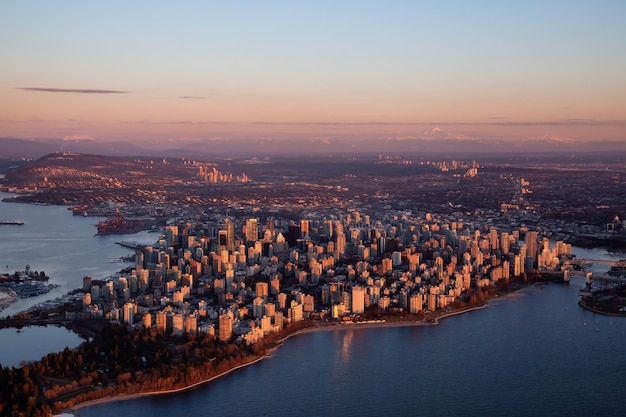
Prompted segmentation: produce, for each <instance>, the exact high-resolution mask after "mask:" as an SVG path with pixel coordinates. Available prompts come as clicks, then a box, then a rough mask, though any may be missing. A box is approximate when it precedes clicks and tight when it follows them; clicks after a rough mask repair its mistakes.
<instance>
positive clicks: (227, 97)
mask: <svg viewBox="0 0 626 417" xmlns="http://www.w3.org/2000/svg"><path fill="white" fill-rule="evenodd" d="M0 16H2V17H1V18H0V19H1V21H2V25H1V27H0V34H1V36H2V39H3V42H1V43H0V52H1V53H2V56H3V64H2V73H3V77H2V79H0V90H1V91H2V95H1V98H0V112H1V113H2V116H0V138H7V137H15V138H24V139H31V138H54V139H60V140H63V139H64V140H67V141H77V140H85V139H88V140H94V141H96V142H99V143H100V142H102V143H106V142H120V141H121V142H128V143H136V144H138V145H142V146H151V145H152V146H159V147H161V146H171V147H173V148H176V147H177V145H183V144H190V143H206V142H210V141H213V142H221V141H231V140H235V141H249V142H250V143H252V144H263V143H267V142H270V141H293V143H299V141H302V143H303V144H309V143H314V144H317V146H320V147H323V146H325V145H333V144H337V143H342V144H344V145H345V144H346V143H349V144H356V145H355V146H357V147H367V146H369V145H368V144H370V143H373V144H376V143H378V144H379V147H380V143H381V142H382V143H395V142H400V143H401V144H403V145H407V144H408V145H409V146H410V145H411V144H412V143H415V144H421V143H439V142H441V143H446V142H449V143H453V144H457V143H470V144H473V143H478V144H487V145H486V146H492V144H496V146H502V147H506V146H507V145H506V144H515V146H511V149H516V148H520V147H521V148H528V149H526V150H532V149H533V147H534V146H535V144H537V143H552V144H558V145H559V146H562V145H565V146H568V147H575V145H576V144H580V143H582V144H587V145H586V146H587V147H589V144H590V143H591V144H592V143H594V142H596V141H598V142H619V143H623V142H625V141H626V135H625V132H626V117H625V116H624V112H623V109H624V108H626V79H625V75H624V74H626V56H624V54H620V53H619V52H620V51H622V50H623V49H624V46H625V41H624V39H626V26H624V25H623V20H624V18H625V17H626V3H623V2H620V1H608V0H607V1H599V2H578V1H576V2H571V1H555V2H548V3H546V2H540V1H529V2H523V3H518V2H513V1H503V2H489V1H452V2H445V3H430V2H422V1H415V2H403V1H392V2H386V3H384V4H383V3H378V2H369V1H343V2H330V1H319V2H318V1H316V2H286V1H270V2H252V1H240V2H227V3H224V2H213V1H209V2H198V1H189V2H183V3H167V2H160V1H157V2H132V3H127V2H106V3H84V2H78V1H65V2H50V3H47V2H42V3H37V5H36V6H33V5H32V4H29V3H24V2H6V3H2V4H0ZM307 146H308V145H307ZM342 146H343V145H342ZM346 146H351V145H346ZM416 146H417V145H416ZM468 146H469V145H468ZM481 146H483V145H481ZM372 150H374V151H375V149H374V147H372Z"/></svg>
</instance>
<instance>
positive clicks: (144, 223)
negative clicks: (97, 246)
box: [96, 214, 152, 235]
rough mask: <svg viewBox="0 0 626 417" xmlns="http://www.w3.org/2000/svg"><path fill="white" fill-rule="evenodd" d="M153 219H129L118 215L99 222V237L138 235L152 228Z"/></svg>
mask: <svg viewBox="0 0 626 417" xmlns="http://www.w3.org/2000/svg"><path fill="white" fill-rule="evenodd" d="M151 223H152V220H151V219H127V218H126V217H124V216H122V215H120V214H117V215H116V216H115V217H111V218H110V219H106V220H103V221H101V222H98V224H97V225H96V227H97V228H98V234H99V235H123V234H128V233H137V232H139V231H141V230H145V229H147V228H149V227H150V224H151Z"/></svg>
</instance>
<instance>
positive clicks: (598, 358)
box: [79, 278, 626, 417]
mask: <svg viewBox="0 0 626 417" xmlns="http://www.w3.org/2000/svg"><path fill="white" fill-rule="evenodd" d="M583 284H584V280H583V279H582V278H574V279H573V282H572V284H570V285H569V286H565V285H559V284H548V285H541V286H533V287H529V288H527V289H524V290H522V291H520V292H518V293H515V294H512V295H510V296H507V297H505V298H502V299H495V300H494V301H492V302H491V303H490V304H489V307H487V308H485V309H482V310H478V311H473V312H470V313H466V314H463V315H459V316H454V317H449V318H446V319H444V320H442V321H441V323H440V324H439V325H438V326H421V327H396V328H378V329H357V330H335V331H328V332H319V333H309V334H303V335H299V336H296V337H294V338H291V339H289V340H287V341H286V342H285V344H284V346H283V347H281V348H280V349H279V350H278V351H276V352H275V353H274V354H273V355H272V356H271V357H270V358H268V359H266V360H264V361H262V362H260V363H257V364H255V365H253V366H250V367H247V368H244V369H242V370H238V371H236V372H234V373H233V374H230V375H227V376H225V377H224V378H222V379H219V380H217V381H214V382H212V383H209V384H206V385H204V386H201V387H198V388H196V389H193V390H190V391H188V392H185V393H179V394H174V395H167V396H154V397H147V398H141V399H135V400H128V401H121V402H114V403H106V404H100V405H96V406H92V407H87V408H84V409H81V410H79V415H80V416H81V417H98V416H110V415H126V416H135V417H139V416H153V415H170V416H196V415H229V416H249V415H319V416H334V415H342V416H364V415H371V416H378V415H413V416H459V415H464V416H466V415H474V416H478V415H480V416H502V415H509V416H513V415H515V416H537V415H541V416H547V415H552V416H563V415H623V410H624V409H625V407H626V397H625V396H624V392H626V333H625V331H626V320H625V319H624V318H615V317H614V318H609V317H605V316H601V315H597V314H593V313H591V312H588V311H585V310H583V309H581V308H580V307H578V305H577V304H576V302H577V301H578V288H580V287H581V286H582V285H583Z"/></svg>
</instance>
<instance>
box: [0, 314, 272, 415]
mask: <svg viewBox="0 0 626 417" xmlns="http://www.w3.org/2000/svg"><path fill="white" fill-rule="evenodd" d="M259 353H262V352H259V348H258V347H257V349H256V352H255V349H254V347H248V346H245V345H240V344H237V343H235V342H231V343H223V342H220V341H219V340H217V339H215V338H214V337H212V336H208V335H205V334H198V335H195V336H191V335H187V336H184V337H175V336H173V335H166V334H164V333H162V332H158V331H156V330H151V329H141V330H133V331H129V330H128V329H127V328H126V327H124V326H121V325H109V326H106V327H104V328H103V330H102V331H101V332H100V333H99V334H98V335H96V336H95V337H94V338H93V339H92V340H90V341H87V342H85V343H83V344H81V345H80V346H79V347H77V348H75V349H69V348H66V349H64V350H63V351H61V352H56V353H50V354H48V355H46V356H44V357H43V358H42V359H41V360H39V361H37V362H32V363H28V364H23V366H22V367H20V368H13V367H12V368H8V367H3V368H0V416H48V415H49V413H50V412H51V411H52V412H58V411H59V410H60V409H62V408H65V407H70V406H72V405H74V404H77V403H79V402H84V401H88V400H93V399H98V398H103V397H106V396H112V395H119V394H131V393H139V392H152V391H162V390H171V389H178V388H184V387H186V386H189V385H191V384H193V383H196V382H200V381H203V380H206V379H208V378H211V377H213V376H216V375H219V374H220V373H222V372H225V371H227V370H229V369H232V368H233V367H235V366H237V365H241V364H244V363H247V362H249V361H252V360H254V359H256V358H257V357H258V356H257V355H258V354H259Z"/></svg>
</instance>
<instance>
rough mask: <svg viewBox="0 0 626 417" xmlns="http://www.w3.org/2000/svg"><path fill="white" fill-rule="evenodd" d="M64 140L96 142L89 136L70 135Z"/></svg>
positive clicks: (64, 137)
mask: <svg viewBox="0 0 626 417" xmlns="http://www.w3.org/2000/svg"><path fill="white" fill-rule="evenodd" d="M63 140H95V139H94V138H93V137H91V136H89V135H68V136H63Z"/></svg>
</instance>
